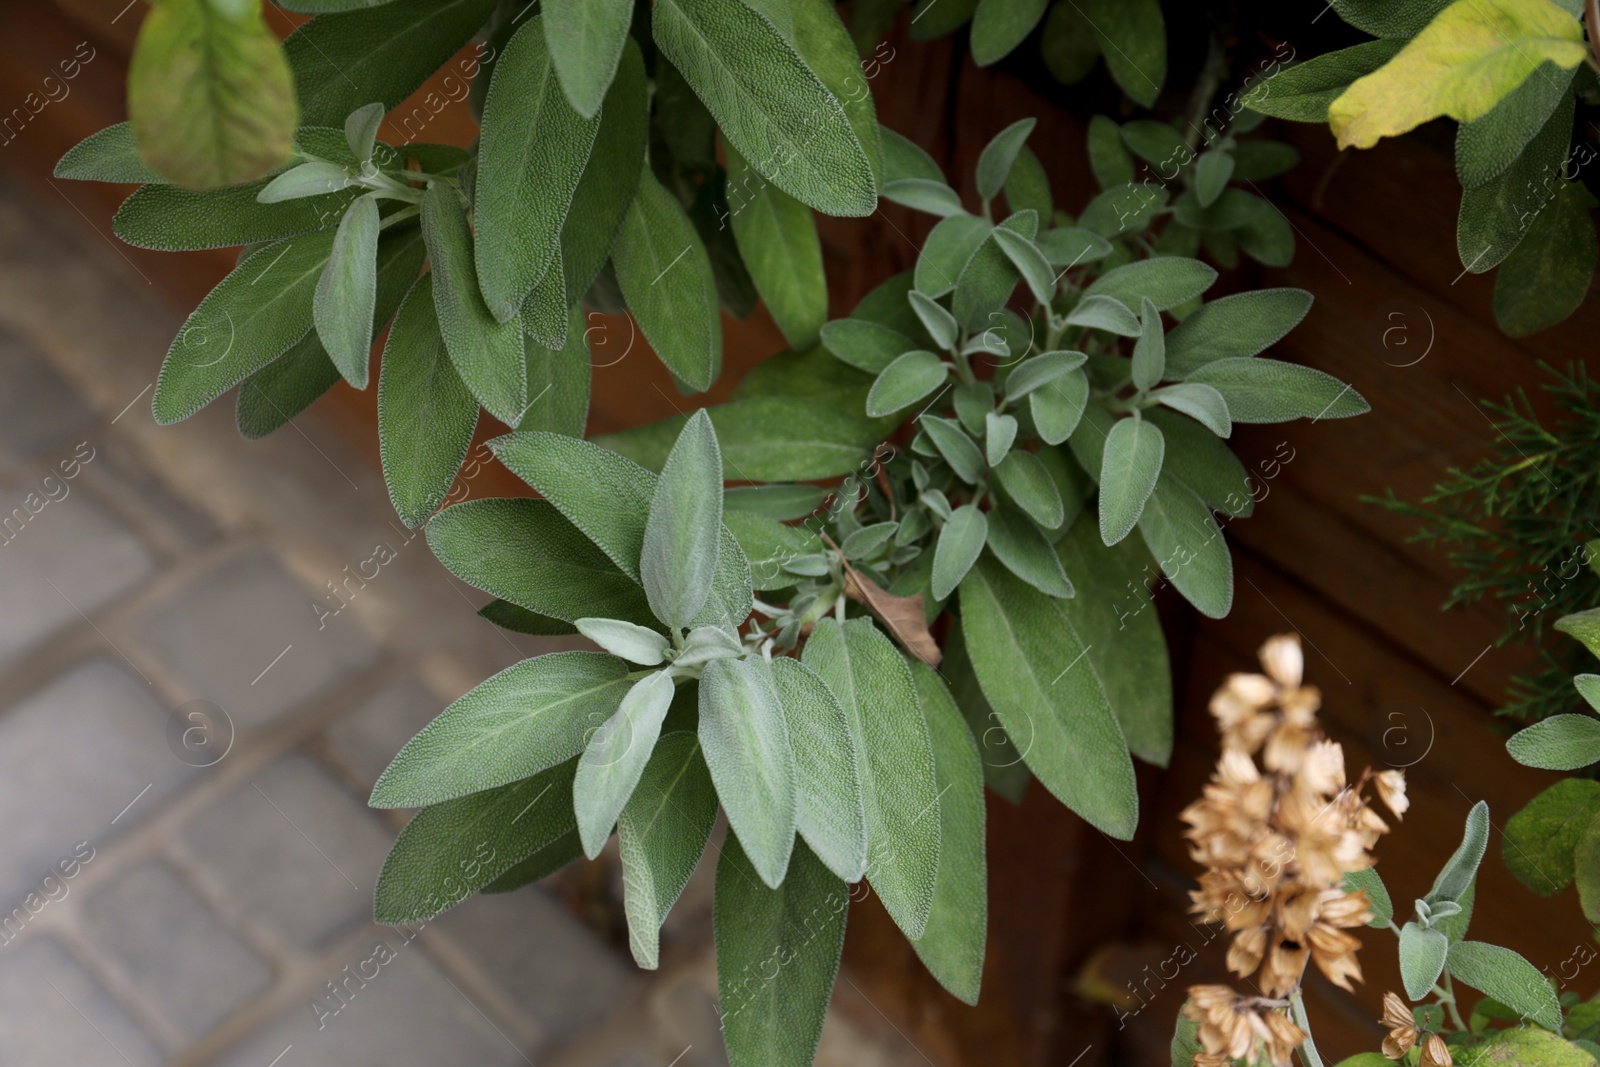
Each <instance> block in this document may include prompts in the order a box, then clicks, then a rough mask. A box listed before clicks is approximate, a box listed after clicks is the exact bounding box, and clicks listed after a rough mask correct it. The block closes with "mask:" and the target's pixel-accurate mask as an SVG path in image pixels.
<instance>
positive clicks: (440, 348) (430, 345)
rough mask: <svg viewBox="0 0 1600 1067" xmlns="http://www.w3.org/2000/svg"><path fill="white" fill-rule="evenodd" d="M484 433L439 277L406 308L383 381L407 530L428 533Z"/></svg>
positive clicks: (384, 435) (391, 459)
mask: <svg viewBox="0 0 1600 1067" xmlns="http://www.w3.org/2000/svg"><path fill="white" fill-rule="evenodd" d="M477 425H478V402H477V401H476V400H474V399H473V397H472V394H471V393H470V392H468V391H467V387H466V386H465V385H464V384H462V381H461V376H460V375H459V374H457V373H456V369H455V366H454V365H453V364H452V363H451V362H450V354H449V352H447V351H446V350H445V344H444V339H443V337H441V336H440V333H439V320H438V318H437V316H436V313H435V311H434V303H433V275H431V274H429V275H424V276H423V277H422V278H420V279H418V280H417V283H416V285H414V286H413V287H412V289H411V292H410V294H408V295H407V297H406V299H405V302H404V303H403V304H401V305H400V313H399V315H397V316H396V317H395V323H394V327H393V328H392V329H391V330H390V331H389V337H388V340H387V341H385V342H384V346H383V363H382V366H381V368H380V370H379V374H378V451H379V454H380V456H381V459H382V462H383V480H384V482H385V483H386V484H387V485H388V487H389V499H390V500H391V501H392V502H393V503H394V509H395V511H397V512H398V513H399V515H400V521H401V522H404V523H405V524H406V525H407V526H409V527H417V526H421V525H422V524H423V523H424V522H426V521H427V520H428V516H429V515H432V514H433V513H434V511H435V510H436V509H437V508H438V507H439V505H441V504H443V503H444V501H445V497H446V496H448V495H449V492H450V484H451V483H452V482H453V481H454V480H455V476H456V471H457V470H458V469H460V467H461V461H462V460H464V459H466V456H467V450H468V449H469V448H471V447H472V432H473V430H474V429H475V428H476V427H477Z"/></svg>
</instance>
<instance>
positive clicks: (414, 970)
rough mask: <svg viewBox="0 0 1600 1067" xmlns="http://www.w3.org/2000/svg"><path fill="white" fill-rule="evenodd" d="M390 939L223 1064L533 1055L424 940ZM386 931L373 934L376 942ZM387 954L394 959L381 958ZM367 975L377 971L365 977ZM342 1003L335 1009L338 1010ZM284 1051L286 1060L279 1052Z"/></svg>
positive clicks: (319, 1066)
mask: <svg viewBox="0 0 1600 1067" xmlns="http://www.w3.org/2000/svg"><path fill="white" fill-rule="evenodd" d="M427 936H428V934H427V932H426V931H424V932H422V933H421V934H420V935H418V940H416V941H412V942H411V943H410V944H405V945H399V944H398V942H399V940H400V939H399V938H398V937H396V936H393V935H391V936H390V937H388V938H386V939H384V941H385V943H387V944H389V945H390V946H391V947H390V953H391V954H390V955H389V956H384V955H383V954H380V953H374V954H370V955H368V956H365V957H357V958H355V959H352V960H351V961H350V963H349V964H348V966H349V967H350V973H351V975H353V976H354V977H347V976H346V975H345V974H344V973H343V969H342V968H341V970H340V971H339V972H336V973H335V974H330V975H329V976H328V980H329V981H332V980H333V979H335V978H339V979H341V980H342V982H341V984H340V985H339V989H340V990H341V993H342V995H335V994H334V993H330V992H329V991H328V989H327V988H326V986H323V987H320V988H318V989H316V990H309V991H307V993H306V996H305V998H304V1000H303V1001H301V1002H300V1003H297V1004H295V1005H293V1006H292V1007H290V1008H287V1009H285V1010H284V1011H283V1013H282V1014H281V1015H279V1016H278V1017H277V1018H275V1019H274V1020H272V1021H271V1022H269V1023H267V1024H266V1026H265V1027H263V1028H262V1029H261V1030H260V1031H258V1032H257V1033H255V1034H254V1035H252V1036H251V1037H249V1038H247V1039H246V1040H245V1041H244V1043H243V1044H241V1045H240V1046H239V1047H238V1048H236V1049H235V1050H233V1051H231V1052H229V1053H228V1054H226V1055H224V1056H223V1057H222V1058H221V1059H219V1060H218V1061H217V1062H216V1067H267V1064H269V1063H272V1062H273V1061H274V1060H276V1061H277V1067H323V1065H337V1067H440V1065H442V1064H462V1065H471V1067H511V1065H512V1064H523V1063H532V1062H534V1061H533V1060H531V1059H528V1058H526V1057H525V1056H524V1054H523V1052H522V1051H520V1050H519V1049H517V1048H516V1047H515V1046H514V1045H512V1044H511V1043H510V1041H509V1040H507V1039H506V1038H505V1037H504V1036H502V1035H501V1034H500V1033H499V1032H498V1031H497V1030H496V1028H495V1027H494V1025H493V1024H492V1023H490V1022H489V1020H488V1019H487V1018H485V1016H484V1015H483V1013H482V1012H480V1011H479V1010H478V1008H476V1007H475V1006H474V1005H473V1004H472V1002H470V1001H469V1000H468V999H467V997H466V995H465V994H463V993H462V992H461V991H460V989H459V988H456V987H454V986H452V984H451V982H450V980H449V979H447V978H446V977H445V975H444V974H443V973H442V972H441V971H440V970H439V969H438V967H436V966H435V965H434V964H433V963H432V962H431V961H430V960H429V959H428V958H427V957H426V956H425V955H424V954H423V951H422V949H421V948H420V947H418V943H419V941H420V940H421V939H424V938H426V937H427ZM378 940H379V935H375V936H374V946H373V947H374V949H375V948H376V947H377V941H378ZM382 959H388V962H387V963H383V962H378V961H379V960H382ZM362 974H366V975H371V976H372V977H371V978H370V979H364V978H362V977H361V975H362ZM335 1009H336V1010H335ZM279 1056H281V1057H282V1059H277V1058H278V1057H279Z"/></svg>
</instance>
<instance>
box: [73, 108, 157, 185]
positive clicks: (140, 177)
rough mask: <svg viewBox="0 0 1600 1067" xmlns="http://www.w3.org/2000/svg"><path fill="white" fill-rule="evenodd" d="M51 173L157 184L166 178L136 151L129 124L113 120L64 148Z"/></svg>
mask: <svg viewBox="0 0 1600 1067" xmlns="http://www.w3.org/2000/svg"><path fill="white" fill-rule="evenodd" d="M55 177H57V178H63V179H65V180H67V181H76V182H117V183H127V184H141V185H142V184H144V183H145V182H154V183H156V184H158V185H159V184H161V183H162V182H165V181H166V180H167V179H165V178H163V177H162V176H161V175H160V174H157V173H156V172H155V171H154V170H152V169H151V167H150V164H148V163H146V162H145V161H144V157H143V156H141V155H140V154H139V143H138V141H137V140H135V139H134V136H133V126H132V125H131V124H129V123H126V122H118V123H113V124H112V125H110V126H107V127H106V128H105V129H103V130H98V131H96V132H94V133H91V134H90V135H89V136H87V137H85V138H84V139H83V140H81V141H79V142H78V143H77V144H75V145H73V146H72V147H71V148H69V149H67V154H66V155H64V156H62V157H61V158H60V159H59V160H57V161H56V166H55Z"/></svg>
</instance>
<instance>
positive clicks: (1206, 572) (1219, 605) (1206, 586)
mask: <svg viewBox="0 0 1600 1067" xmlns="http://www.w3.org/2000/svg"><path fill="white" fill-rule="evenodd" d="M1074 440H1076V438H1074ZM1139 533H1140V535H1141V536H1142V537H1143V538H1144V543H1145V544H1146V545H1147V546H1148V547H1149V549H1150V553H1151V554H1152V555H1153V556H1155V558H1156V562H1157V564H1159V565H1160V567H1161V573H1163V574H1165V575H1166V576H1167V578H1168V579H1169V580H1170V581H1171V582H1172V584H1173V586H1175V587H1176V588H1177V590H1178V592H1180V593H1182V594H1183V598H1184V599H1185V600H1187V601H1188V602H1189V603H1191V604H1193V605H1194V606H1195V607H1196V608H1198V609H1199V611H1200V614H1202V615H1205V616H1207V617H1208V618H1212V619H1220V618H1222V617H1224V616H1225V615H1227V614H1228V611H1229V609H1230V608H1232V607H1233V557H1232V556H1231V555H1229V553H1228V545H1227V542H1226V541H1224V540H1223V539H1222V528H1221V527H1220V526H1218V525H1217V520H1216V518H1215V517H1213V516H1212V514H1211V509H1210V508H1209V507H1207V506H1206V504H1205V502H1204V501H1202V500H1201V499H1200V498H1199V497H1198V496H1196V495H1195V493H1194V490H1192V489H1190V488H1189V487H1188V486H1187V485H1185V484H1183V483H1182V482H1180V481H1178V479H1177V478H1176V477H1174V476H1173V475H1172V474H1171V473H1170V472H1163V474H1162V476H1161V477H1160V478H1158V479H1156V486H1155V490H1154V492H1152V493H1151V494H1150V499H1149V500H1148V501H1146V502H1145V507H1144V511H1142V512H1141V513H1140V514H1139Z"/></svg>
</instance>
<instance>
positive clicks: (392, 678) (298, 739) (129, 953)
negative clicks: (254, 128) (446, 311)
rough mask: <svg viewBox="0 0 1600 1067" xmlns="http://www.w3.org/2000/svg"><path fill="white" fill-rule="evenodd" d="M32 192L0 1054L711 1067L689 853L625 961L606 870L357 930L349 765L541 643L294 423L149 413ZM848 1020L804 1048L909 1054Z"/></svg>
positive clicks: (156, 324)
mask: <svg viewBox="0 0 1600 1067" xmlns="http://www.w3.org/2000/svg"><path fill="white" fill-rule="evenodd" d="M64 211H65V205H61V204H55V205H51V204H49V203H45V202H35V201H34V200H33V199H32V198H31V197H30V196H28V195H27V194H24V193H22V192H20V191H19V190H18V189H16V188H15V187H11V186H6V185H3V184H0V1063H3V1064H8V1065H9V1064H16V1065H19V1067H20V1065H27V1067H56V1065H62V1067H68V1065H70V1067H97V1065H102V1064H104V1065H107V1067H117V1065H123V1064H126V1065H131V1067H155V1065H159V1064H172V1065H175V1067H191V1065H193V1067H198V1065H202V1064H204V1065H217V1067H307V1065H329V1067H364V1065H369V1064H370V1065H374V1067H376V1065H379V1064H381V1065H383V1067H409V1065H418V1067H422V1065H427V1067H435V1065H440V1064H471V1065H474V1067H501V1065H514V1064H519V1063H528V1064H538V1065H539V1067H544V1065H546V1064H555V1065H558V1067H561V1065H569V1064H570V1065H573V1067H588V1065H593V1067H669V1065H670V1064H676V1065H678V1067H696V1065H712V1064H722V1063H725V1062H726V1061H725V1059H724V1057H723V1055H722V1051H721V1045H720V1040H719V1038H718V1034H717V1024H716V1016H715V1012H714V1007H713V999H714V990H715V981H714V976H713V966H712V962H711V957H710V954H709V946H710V917H709V916H710V879H709V877H708V876H709V875H710V873H711V872H710V871H709V870H703V871H702V872H700V874H699V875H697V877H696V879H695V881H694V882H692V883H691V885H690V888H689V891H688V892H687V893H686V895H685V898H684V900H683V901H681V902H680V903H679V905H678V907H677V909H675V911H674V913H673V918H672V920H671V921H670V922H669V924H668V928H667V930H666V931H665V932H664V939H663V947H664V951H663V969H662V970H661V971H660V972H656V973H654V974H643V973H641V972H639V971H637V970H636V969H635V968H634V966H633V964H632V962H631V960H630V959H629V958H628V955H627V951H626V948H625V933H624V931H623V930H622V928H621V911H620V907H619V903H620V900H619V895H620V889H619V888H618V880H617V877H616V867H615V861H614V859H612V860H611V861H610V862H609V863H608V864H602V865H596V866H579V867H575V868H573V869H570V870H568V871H566V872H564V873H563V875H561V876H560V877H559V878H558V879H557V880H556V882H555V884H554V885H553V886H551V885H546V886H542V887H538V888H534V889H528V890H523V891H519V892H516V893H512V894H508V895H505V896H495V897H475V898H473V899H471V900H469V901H468V902H467V903H466V904H464V905H463V906H461V907H460V908H458V909H456V910H455V911H453V912H451V913H449V914H448V915H446V916H444V917H442V918H441V919H439V920H437V921H436V922H434V923H431V924H428V925H427V926H425V927H424V928H422V929H421V930H420V932H419V931H414V930H413V931H409V932H406V931H400V930H397V929H393V928H389V927H382V926H377V925H374V924H373V923H372V921H371V899H372V889H373V884H374V881H375V878H376V875H377V872H378V869H379V866H380V865H381V863H382V861H383V857H384V855H385V854H386V852H387V850H388V847H389V845H390V843H391V842H392V841H393V838H394V835H395V833H396V831H397V830H398V828H399V826H400V825H403V823H404V818H403V816H402V815H399V814H397V813H379V812H374V811H371V810H369V809H367V808H366V807H365V805H364V803H363V800H364V797H365V796H366V794H367V791H368V790H369V789H370V787H371V784H372V782H373V780H374V779H375V778H376V777H377V774H378V772H379V771H381V770H382V769H383V767H384V766H385V765H386V764H387V762H388V760H389V758H390V757H391V756H392V755H393V753H394V752H395V751H397V750H398V749H399V747H400V745H401V744H403V743H404V741H405V740H406V739H407V738H409V737H410V736H411V735H412V734H413V733H414V732H415V731H416V730H418V729H419V728H420V727H421V726H422V725H423V724H425V723H426V722H427V721H428V720H429V719H430V718H431V717H432V716H433V715H435V714H437V713H438V711H439V710H440V709H441V708H442V707H443V706H444V705H445V704H446V703H447V702H448V701H449V700H451V699H453V698H454V697H456V696H458V695H459V694H460V693H462V692H465V691H466V690H467V689H468V688H470V687H471V686H472V685H474V684H476V683H477V682H478V681H479V680H481V679H482V678H484V677H487V676H488V675H489V674H490V673H492V672H493V671H496V670H499V669H500V668H502V667H504V666H507V665H509V664H510V663H512V662H515V661H516V660H517V659H520V658H522V657H523V656H526V655H529V654H532V653H534V652H536V651H544V650H547V649H548V648H550V647H553V646H552V645H550V644H548V643H547V644H545V645H543V646H541V645H540V644H539V643H538V642H537V641H536V640H535V639H531V638H519V637H516V636H511V635H505V634H503V633H501V632H500V631H498V630H496V629H495V628H494V627H492V626H491V625H489V624H488V623H487V622H484V621H483V620H481V619H479V618H477V617H476V616H475V614H474V609H475V608H476V606H477V605H479V604H481V603H482V602H483V601H484V600H485V599H487V598H486V597H484V596H483V594H481V593H478V592H477V591H475V590H472V589H470V588H468V587H465V586H463V585H461V584H460V583H458V582H456V581H455V580H454V579H453V578H451V577H450V576H449V575H448V574H447V573H446V572H445V571H444V570H443V568H441V567H440V566H439V565H438V564H437V563H436V562H435V561H434V559H433V558H432V556H431V554H430V553H429V552H428V549H427V546H426V544H425V542H424V541H423V539H422V538H421V536H420V535H417V534H413V533H411V532H408V531H406V530H405V529H404V528H403V527H401V526H400V524H399V522H398V521H397V520H396V519H394V517H393V513H392V511H391V510H390V507H389V503H388V497H387V494H386V493H385V491H384V487H383V483H382V480H381V477H380V476H379V475H378V474H377V473H376V472H375V471H374V470H372V469H371V468H370V467H369V466H368V465H367V464H366V463H365V462H364V461H363V460H362V459H361V457H360V456H358V455H355V454H353V453H352V452H351V451H350V450H349V449H348V448H346V447H343V446H342V444H341V442H340V441H339V440H338V439H337V437H336V436H335V435H333V434H330V433H328V432H327V431H326V429H325V428H323V427H321V426H319V424H318V422H317V420H316V419H315V418H309V417H303V418H301V419H299V420H297V421H296V424H295V425H294V426H292V427H286V428H285V429H283V430H281V431H279V432H278V433H277V434H275V435H274V436H272V437H270V438H268V439H267V440H265V441H263V442H258V443H254V444H252V443H247V442H244V441H242V440H241V439H240V438H239V437H238V434H237V432H236V431H235V430H234V428H233V419H232V403H231V396H230V398H229V399H228V400H227V401H224V402H219V403H218V404H215V405H213V406H212V408H211V409H209V410H208V411H207V412H205V413H203V414H202V415H200V416H198V417H197V418H195V419H193V420H191V421H190V422H187V423H184V424H182V425H180V426H178V427H171V428H160V427H157V426H155V424H154V423H153V421H152V419H151V417H150V410H149V401H150V394H149V388H150V386H151V383H152V382H153V380H154V377H155V372H156V369H157V367H158V366H159V364H160V359H161V356H162V354H163V353H164V352H165V350H166V347H167V344H168V342H169V341H170V339H171V337H172V336H173V334H174V332H175V330H176V328H177V324H178V322H179V321H180V316H179V314H178V313H177V310H176V309H172V308H168V307H166V306H165V305H164V304H162V302H161V300H160V298H159V296H158V295H157V293H158V290H157V289H156V288H155V287H154V286H152V285H150V284H149V282H148V281H147V280H146V279H144V278H142V277H141V276H140V275H139V274H138V272H137V270H135V269H133V268H132V266H131V264H129V263H127V262H126V261H124V260H121V259H119V255H120V254H119V253H118V252H117V250H116V248H115V246H113V245H112V244H111V243H110V241H109V240H108V239H106V238H104V236H103V235H101V236H97V235H96V234H94V233H93V232H91V231H90V230H89V229H88V228H87V227H85V226H84V225H83V224H82V223H81V221H79V220H77V219H74V218H71V217H70V216H65V217H64V215H63V212H64ZM377 561H384V562H377ZM374 570H376V572H377V573H376V577H371V578H370V579H362V578H360V577H354V578H352V577H351V576H352V575H358V574H366V575H371V574H373V573H374ZM316 605H320V606H321V608H320V610H319V609H318V607H316ZM334 609H337V610H334ZM391 816H392V817H391ZM841 987H842V988H843V989H844V990H845V991H846V992H848V991H849V988H850V987H849V986H848V985H846V984H844V983H841ZM851 996H854V994H853V993H852V994H851ZM873 1019H874V1012H873V1009H872V1008H871V1006H870V1005H864V1004H860V1003H853V1002H851V1001H849V1000H848V998H846V996H845V994H844V993H841V994H840V995H839V999H838V1001H837V1002H836V1004H835V1011H834V1013H833V1015H832V1016H830V1022H829V1026H828V1029H827V1031H826V1033H825V1036H824V1047H823V1055H822V1057H821V1060H820V1061H819V1062H822V1063H824V1064H845V1063H848V1064H851V1065H852V1067H875V1065H879V1064H881V1065H884V1067H894V1065H899V1064H922V1063H928V1062H931V1061H928V1060H926V1059H925V1057H923V1056H922V1055H921V1054H919V1053H917V1052H916V1050H914V1049H912V1048H911V1047H910V1046H909V1045H908V1044H907V1043H906V1042H905V1041H904V1039H902V1038H900V1037H898V1036H897V1035H896V1034H895V1032H894V1031H893V1030H892V1029H891V1028H889V1027H887V1026H886V1025H883V1024H882V1023H881V1021H880V1022H877V1023H874V1022H873V1021H872V1020H873Z"/></svg>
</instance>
